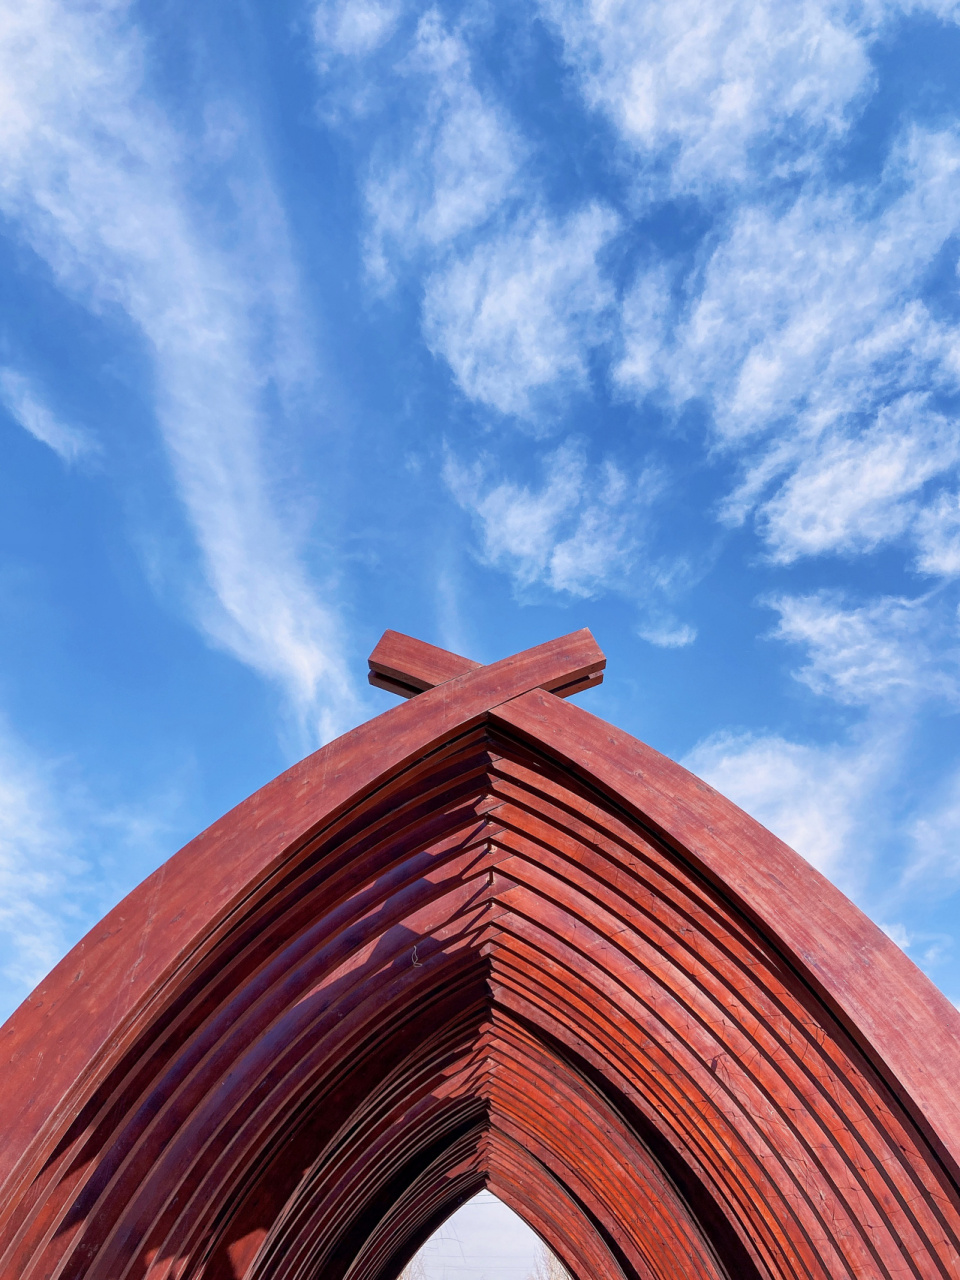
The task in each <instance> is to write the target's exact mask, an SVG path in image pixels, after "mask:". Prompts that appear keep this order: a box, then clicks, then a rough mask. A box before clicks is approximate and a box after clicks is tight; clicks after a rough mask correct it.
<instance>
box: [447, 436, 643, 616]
mask: <svg viewBox="0 0 960 1280" xmlns="http://www.w3.org/2000/svg"><path fill="white" fill-rule="evenodd" d="M492 470H493V468H492V464H491V463H490V461H489V460H488V459H483V460H481V461H480V462H478V463H474V464H473V465H472V466H469V467H465V466H462V465H460V464H459V463H457V462H455V461H454V460H453V459H452V458H451V459H448V462H447V465H446V468H445V477H446V480H447V484H448V485H449V487H450V489H451V491H452V493H453V495H454V497H455V498H456V499H457V501H458V502H459V503H460V505H461V506H462V507H463V508H464V510H466V511H469V512H470V514H471V515H472V516H473V517H474V518H475V520H476V521H477V523H478V525H479V527H480V530H481V536H482V543H483V551H482V554H483V558H484V560H485V561H486V562H487V563H488V564H491V565H495V566H497V567H498V568H503V569H506V570H507V571H508V572H509V573H510V574H511V575H512V577H513V579H514V581H515V582H516V584H517V586H518V587H520V588H528V587H531V586H533V585H534V584H535V583H542V584H544V585H546V586H549V587H550V588H551V589H552V590H554V591H566V592H569V593H570V594H571V595H573V596H581V597H586V596H592V595H595V594H597V593H598V592H599V591H601V590H604V589H606V588H609V587H611V586H623V585H624V583H625V581H626V579H627V576H628V574H629V572H630V569H631V567H632V565H633V562H634V556H635V553H636V549H637V546H638V541H639V532H640V528H641V526H642V520H643V515H644V508H645V506H646V505H647V504H649V502H650V501H651V500H652V498H653V497H654V496H655V495H656V493H657V491H658V489H659V481H658V478H657V477H656V476H655V475H653V474H652V473H646V474H645V475H644V476H643V477H642V478H641V480H640V482H639V483H636V484H630V483H629V481H628V480H627V477H626V476H625V475H624V474H623V473H622V472H621V471H620V470H618V468H616V467H615V466H613V464H611V463H609V462H608V463H606V464H604V465H603V466H601V467H599V468H590V467H588V465H587V462H586V459H585V458H584V456H583V454H582V452H581V451H580V450H579V449H578V448H576V447H575V446H573V445H571V444H566V445H561V446H560V448H559V449H557V450H555V451H554V452H553V453H551V454H549V455H547V456H546V458H545V459H544V467H543V470H544V480H543V484H542V486H541V487H540V488H539V489H537V490H534V489H531V488H530V487H528V486H526V485H518V484H514V483H513V482H511V481H508V480H496V479H493V478H491V471H492Z"/></svg>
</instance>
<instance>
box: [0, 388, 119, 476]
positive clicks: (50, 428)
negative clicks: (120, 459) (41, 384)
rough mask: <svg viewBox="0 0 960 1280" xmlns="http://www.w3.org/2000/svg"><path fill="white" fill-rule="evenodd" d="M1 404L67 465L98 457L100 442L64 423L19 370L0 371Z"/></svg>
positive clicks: (85, 432)
mask: <svg viewBox="0 0 960 1280" xmlns="http://www.w3.org/2000/svg"><path fill="white" fill-rule="evenodd" d="M0 400H2V402H3V404H4V405H5V406H6V408H7V411H8V412H9V413H10V415H11V416H12V417H13V418H15V419H16V421H17V422H19V424H20V425H21V427H23V428H24V430H26V431H29V432H30V434H31V435H32V436H33V437H34V438H35V439H37V440H39V441H40V442H41V443H42V444H45V445H48V446H49V447H50V448H51V449H52V450H53V451H54V453H56V454H59V456H60V457H61V458H62V459H63V460H64V462H76V461H78V460H79V459H80V458H83V457H86V456H89V455H90V454H91V453H96V452H97V449H98V447H99V446H98V444H97V441H96V440H95V439H94V438H93V436H91V435H90V433H89V432H87V431H83V430H81V429H80V428H79V427H76V426H73V425H72V424H70V423H68V422H63V421H62V420H61V419H60V418H59V417H58V416H57V415H56V414H55V413H54V412H53V411H52V410H51V408H50V406H49V405H48V404H47V403H46V401H45V400H44V399H43V398H42V396H41V395H40V393H39V392H38V390H37V388H36V387H35V386H34V384H33V381H32V379H30V378H28V377H27V375H26V374H25V373H21V372H20V370H18V369H13V368H10V367H9V366H5V367H3V368H0Z"/></svg>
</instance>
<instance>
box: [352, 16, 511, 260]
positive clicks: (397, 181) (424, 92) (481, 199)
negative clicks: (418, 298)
mask: <svg viewBox="0 0 960 1280" xmlns="http://www.w3.org/2000/svg"><path fill="white" fill-rule="evenodd" d="M393 70H394V74H395V75H396V76H397V78H398V81H399V82H401V83H404V84H405V85H409V86H410V87H411V89H412V96H413V102H412V103H411V110H410V115H411V117H412V118H411V119H410V120H409V121H404V122H403V125H402V126H401V128H400V129H396V128H395V129H387V130H386V135H387V136H386V138H384V140H383V141H382V142H381V143H380V144H379V145H377V146H375V147H374V150H373V154H372V156H371V160H370V167H369V172H368V175H367V179H366V182H365V185H364V197H365V200H366V205H367V211H368V219H369V223H368V229H367V231H366V234H365V261H366V266H367V270H368V272H369V273H370V275H371V276H372V278H373V279H374V280H375V281H377V282H379V283H381V284H383V283H385V282H392V279H393V276H394V272H395V267H396V265H397V263H398V262H400V263H402V262H405V261H408V260H410V259H411V258H414V259H420V258H421V255H422V254H423V253H424V252H426V254H427V261H428V262H429V260H430V258H431V256H432V257H434V258H435V257H436V256H437V255H440V256H445V255H446V253H447V252H449V251H450V250H451V249H452V246H453V243H454V242H455V241H456V240H457V239H458V238H459V237H461V236H463V235H464V234H465V233H470V232H473V231H474V230H475V229H476V228H478V227H480V226H481V225H482V224H483V223H485V222H486V221H487V220H488V219H489V218H490V217H491V215H492V214H493V213H495V212H496V211H497V210H498V209H499V208H500V207H501V206H502V205H503V203H504V202H505V201H506V200H507V199H509V198H510V197H513V196H517V195H519V194H520V191H521V187H520V185H519V182H518V171H519V169H520V166H521V163H522V160H523V158H524V153H525V151H526V147H525V144H524V142H523V139H522V137H521V135H520V132H519V130H518V129H517V128H516V126H515V125H514V123H513V122H512V120H511V119H510V117H509V114H508V113H507V112H506V110H505V109H504V108H503V106H502V105H501V104H500V103H499V102H498V101H497V99H496V97H494V96H493V95H491V94H490V93H483V92H481V90H480V88H478V86H477V84H476V83H475V80H474V76H473V68H472V64H471V59H470V53H469V50H468V48H467V46H466V44H465V42H464V40H463V38H462V36H461V35H460V34H458V33H457V32H456V31H454V30H451V29H450V28H449V27H448V26H447V25H446V24H445V23H444V22H443V20H442V19H441V17H440V14H439V13H438V12H437V10H435V9H430V10H428V11H427V12H426V13H425V14H424V15H423V17H422V18H421V19H420V21H419V23H418V25H417V28H416V31H415V32H414V35H413V38H412V41H411V43H410V47H409V48H408V49H407V50H406V51H405V53H404V54H403V55H402V56H401V57H400V58H399V60H398V61H397V62H396V63H395V64H394V67H393ZM404 126H405V127H404ZM398 135H399V136H398Z"/></svg>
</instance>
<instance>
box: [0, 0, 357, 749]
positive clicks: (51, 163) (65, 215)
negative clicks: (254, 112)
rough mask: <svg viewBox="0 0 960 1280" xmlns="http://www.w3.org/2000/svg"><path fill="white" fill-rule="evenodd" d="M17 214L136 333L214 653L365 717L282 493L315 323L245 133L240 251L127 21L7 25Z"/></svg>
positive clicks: (59, 8) (235, 129)
mask: <svg viewBox="0 0 960 1280" xmlns="http://www.w3.org/2000/svg"><path fill="white" fill-rule="evenodd" d="M0 81H2V83H3V85H4V86H5V88H4V94H5V98H4V101H3V103H2V104H0V106H2V112H0V116H2V125H0V158H2V161H3V174H2V179H0V206H2V208H3V211H4V213H5V214H6V216H7V217H8V218H9V219H11V221H13V222H14V223H15V224H16V225H17V226H18V227H19V230H20V233H21V235H22V236H23V238H24V239H25V240H26V241H27V243H29V244H30V246H31V247H32V248H33V249H34V251H35V252H36V253H37V254H38V255H39V256H40V257H41V258H42V259H43V260H44V261H45V262H46V264H47V265H48V267H49V269H50V270H51V271H52V273H53V275H54V277H55V278H56V280H57V282H58V283H59V284H60V286H61V287H62V288H63V289H64V290H65V291H67V292H68V293H69V294H70V295H71V296H73V297H75V298H78V299H79V300H80V301H82V302H83V303H84V304H85V305H87V306H88V307H89V308H90V309H91V310H92V311H94V312H95V313H96V314H98V315H100V316H102V317H104V318H105V319H107V320H110V321H112V320H113V318H115V317H116V316H117V315H119V316H120V317H122V318H123V319H124V320H125V321H126V322H127V323H129V324H130V325H132V326H133V328H134V329H135V331H137V332H138V333H139V335H140V337H141V339H142V341H143V343H144V345H145V347H146V349H147V351H148V352H149V353H150V355H151V357H152V359H153V362H154V367H155V377H156V398H155V405H154V407H155V412H156V417H157V421H158V423H159V425H160V428H161V431H162V434H163V438H164V440H165V442H166V446H167V450H168V454H169V458H170V462H171V466H172V469H173V474H174V476H175V478H176V483H177V487H178V490H179V493H180V496H181V498H182V501H183V504H184V508H185V510H186V513H187V517H188V519H189V522H190V524H191V526H192V529H193V531H194V534H195V536H196V540H197V545H198V547H199V550H200V555H201V560H202V564H203V569H204V575H205V579H206V582H207V584H208V587H209V596H208V600H207V603H206V604H205V605H204V606H203V607H202V610H201V616H200V621H201V625H202V626H203V628H204V631H205V633H206V635H207V636H208V638H210V639H211V640H212V641H213V642H214V643H217V644H219V645H222V646H223V647H224V648H226V649H227V650H228V651H229V652H231V653H233V654H234V655H235V656H237V657H238V658H240V659H241V660H242V661H244V662H246V663H248V664H249V665H251V666H252V667H253V668H254V669H255V670H257V671H258V672H260V673H261V674H262V675H264V676H266V677H267V678H269V679H271V680H274V681H276V682H277V683H278V684H279V685H280V686H281V687H282V688H283V690H284V692H285V694H286V696H287V698H288V699H289V702H290V705H291V706H292V707H293V708H294V709H295V711H296V713H297V715H298V716H299V717H300V718H301V719H302V720H303V721H304V723H306V724H309V726H310V734H311V736H313V735H314V734H316V733H319V734H320V736H323V737H326V736H329V735H330V734H331V733H333V732H334V731H336V730H337V729H338V728H340V727H342V726H343V725H344V723H345V721H348V720H349V719H350V718H351V716H353V715H354V714H355V704H354V701H353V691H352V688H351V685H350V682H349V680H348V678H347V675H346V672H345V669H344V665H343V660H342V657H341V652H340V643H341V637H340V623H339V620H338V618H337V616H336V613H335V612H334V611H333V610H332V609H331V607H330V606H329V605H328V604H325V603H323V602H321V600H320V599H319V598H318V595H317V592H316V590H315V588H314V585H313V583H312V582H311V580H310V577H309V574H308V573H307V571H306V569H305V567H304V564H303V562H302V559H301V556H300V550H299V548H298V546H297V542H296V538H295V537H294V534H293V532H292V530H291V529H290V528H289V527H288V526H287V524H286V523H285V521H284V519H283V518H282V517H281V515H280V513H279V510H278V505H277V501H276V498H275V495H274V493H273V491H272V485H271V482H270V479H269V476H270V466H269V449H270V444H269V440H270V435H271V431H272V429H273V426H274V424H273V422H272V421H271V417H270V414H269V412H268V411H267V408H266V404H267V399H268V393H269V392H270V391H271V390H274V391H276V392H277V393H279V395H280V399H281V401H283V400H284V399H286V400H287V401H288V402H289V397H290V396H291V395H292V394H293V392H294V388H295V384H296V380H297V377H298V371H297V369H296V367H295V365H296V357H295V356H294V357H293V359H292V360H291V357H290V355H289V354H288V353H289V351H290V350H291V349H292V350H293V351H294V352H296V350H297V344H296V343H295V342H293V341H292V339H293V335H294V333H295V331H296V320H297V318H298V305H299V304H298V301H297V296H296V295H297V290H296V281H295V275H294V272H293V269H292V266H291V262H290V259H289V254H288V252H287V250H286V247H285V246H286V232H285V228H284V226H283V219H282V216H281V214H280V212H279V208H278V206H277V204H276V201H275V200H274V198H273V196H272V195H271V192H270V187H269V182H268V181H267V180H266V175H265V173H264V172H263V171H262V170H258V165H257V160H256V148H255V147H251V146H250V145H249V143H250V140H249V138H244V137H243V132H244V128H245V126H244V122H243V120H242V119H241V118H240V117H235V119H234V123H233V125H232V126H231V127H228V128H220V129H217V130H213V131H212V132H211V136H210V137H209V138H208V139H207V146H206V148H204V147H203V146H201V147H200V148H199V159H200V161H201V163H203V164H204V165H205V166H206V167H207V177H208V179H209V178H210V177H211V176H212V175H214V174H219V176H221V177H222V178H223V179H224V180H226V179H227V178H228V177H229V180H230V183H231V184H232V190H233V192H234V195H235V198H236V205H235V211H234V225H233V226H232V227H231V229H230V230H231V233H232V241H233V243H232V245H231V247H229V248H227V247H225V245H224V244H223V242H222V238H221V237H218V235H216V234H214V233H213V231H212V230H211V228H210V227H208V226H207V225H206V224H205V221H204V219H203V218H202V217H201V215H200V213H199V210H198V208H197V207H196V206H195V205H194V202H193V201H192V199H191V197H190V194H189V188H190V183H191V181H192V178H193V172H192V170H191V159H190V157H191V154H192V153H196V152H197V151H198V148H197V146H196V143H194V144H193V147H192V148H191V146H190V145H189V144H188V141H187V139H185V138H184V137H183V136H181V134H180V133H179V132H178V131H177V130H176V129H175V128H174V127H173V126H172V125H171V124H170V123H169V122H168V121H167V120H166V118H165V117H164V115H163V112H162V110H161V108H160V107H159V106H158V105H157V103H156V101H155V100H154V99H153V98H152V97H151V93H150V89H149V85H148V83H147V54H146V50H145V46H144V44H143V41H142V39H141V38H140V36H139V33H138V31H137V29H136V27H135V26H134V24H133V22H132V20H131V18H130V15H129V12H128V10H127V7H126V6H124V5H115V4H94V5H90V6H85V7H84V9H83V10H82V12H81V11H80V10H77V9H74V8H72V7H70V6H67V5H63V4H60V3H57V2H56V0H37V3H36V4H33V5H30V6H28V7H26V8H23V9H20V10H18V11H17V12H16V13H15V14H8V15H7V18H6V20H5V26H4V31H3V38H2V41H0Z"/></svg>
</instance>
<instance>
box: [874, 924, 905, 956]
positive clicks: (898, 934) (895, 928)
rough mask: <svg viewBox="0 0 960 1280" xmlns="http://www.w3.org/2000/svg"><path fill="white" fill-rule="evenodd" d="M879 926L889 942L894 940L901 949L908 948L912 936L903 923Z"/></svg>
mask: <svg viewBox="0 0 960 1280" xmlns="http://www.w3.org/2000/svg"><path fill="white" fill-rule="evenodd" d="M880 928H881V929H882V930H883V932H884V933H885V934H886V935H887V937H888V938H889V939H890V941H891V942H895V943H896V944H897V946H898V947H899V948H900V950H901V951H907V950H908V949H909V947H910V943H911V941H912V938H911V936H910V934H909V933H908V932H907V929H906V927H905V926H904V925H902V924H881V925H880Z"/></svg>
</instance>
